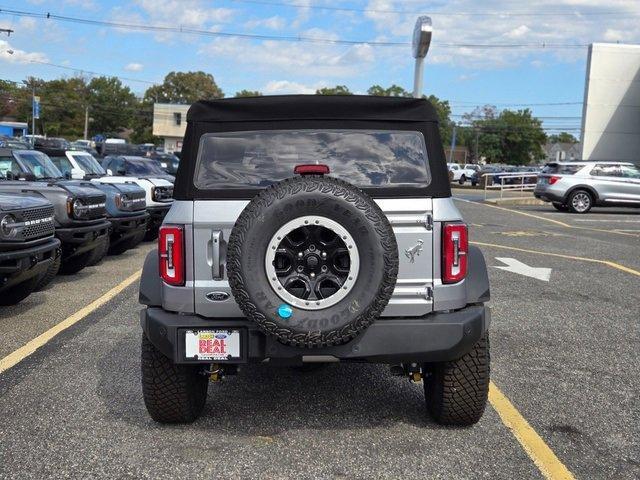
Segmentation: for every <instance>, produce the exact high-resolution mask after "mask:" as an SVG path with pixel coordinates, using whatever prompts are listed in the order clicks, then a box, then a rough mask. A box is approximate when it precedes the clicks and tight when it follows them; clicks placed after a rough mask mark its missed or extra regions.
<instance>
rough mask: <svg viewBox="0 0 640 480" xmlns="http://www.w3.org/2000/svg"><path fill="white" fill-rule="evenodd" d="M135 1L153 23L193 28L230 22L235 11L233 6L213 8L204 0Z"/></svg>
mask: <svg viewBox="0 0 640 480" xmlns="http://www.w3.org/2000/svg"><path fill="white" fill-rule="evenodd" d="M135 3H136V4H137V5H138V6H140V8H141V9H142V10H143V11H144V13H146V15H147V16H148V18H149V20H151V23H154V22H155V23H160V24H165V25H171V26H179V25H182V26H184V27H193V28H195V27H203V26H205V25H207V24H210V23H224V22H228V21H229V20H231V18H232V17H233V14H234V12H235V10H233V9H231V8H221V7H219V8H212V7H211V5H210V4H209V3H208V2H205V1H202V0H163V1H162V2H158V1H157V0H136V1H135Z"/></svg>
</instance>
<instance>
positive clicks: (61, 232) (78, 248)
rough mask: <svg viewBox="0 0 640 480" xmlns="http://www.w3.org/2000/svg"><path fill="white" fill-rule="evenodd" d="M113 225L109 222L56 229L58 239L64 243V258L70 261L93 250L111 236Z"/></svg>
mask: <svg viewBox="0 0 640 480" xmlns="http://www.w3.org/2000/svg"><path fill="white" fill-rule="evenodd" d="M110 228H111V223H110V222H109V221H107V220H104V221H101V222H98V223H94V224H92V225H87V226H82V227H71V228H56V238H58V239H59V240H60V241H61V242H62V258H63V259H69V258H71V257H75V256H76V255H80V254H82V253H85V252H88V251H89V250H93V249H94V248H95V247H97V246H98V245H99V244H100V243H102V242H103V241H104V237H106V236H107V235H108V234H109V229H110Z"/></svg>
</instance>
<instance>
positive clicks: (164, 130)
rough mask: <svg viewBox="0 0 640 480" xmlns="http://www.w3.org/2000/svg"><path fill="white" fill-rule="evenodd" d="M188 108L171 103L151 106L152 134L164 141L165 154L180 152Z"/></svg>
mask: <svg viewBox="0 0 640 480" xmlns="http://www.w3.org/2000/svg"><path fill="white" fill-rule="evenodd" d="M189 107H190V105H178V104H173V103H154V104H153V134H154V135H155V136H156V137H160V138H162V139H163V140H164V149H165V151H166V152H180V151H182V139H183V138H184V132H185V130H186V128H187V111H188V110H189Z"/></svg>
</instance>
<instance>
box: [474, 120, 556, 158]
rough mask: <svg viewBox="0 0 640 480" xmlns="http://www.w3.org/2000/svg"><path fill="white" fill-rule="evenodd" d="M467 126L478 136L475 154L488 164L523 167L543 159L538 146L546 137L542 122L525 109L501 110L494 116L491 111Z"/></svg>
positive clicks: (540, 147) (541, 151) (542, 153)
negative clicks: (498, 163)
mask: <svg viewBox="0 0 640 480" xmlns="http://www.w3.org/2000/svg"><path fill="white" fill-rule="evenodd" d="M471 126H472V129H473V130H475V131H477V132H478V135H479V138H478V149H479V154H480V155H481V156H483V157H486V159H487V160H488V161H490V162H500V163H506V164H510V165H526V164H528V163H530V162H531V161H532V160H540V159H542V158H544V151H543V149H542V145H543V144H544V143H545V141H546V139H547V136H546V134H545V133H544V130H543V129H542V122H541V121H540V120H539V119H538V118H535V117H534V116H533V115H532V113H531V110H529V109H524V110H517V111H512V110H503V111H501V112H500V114H499V115H497V116H494V110H491V111H486V112H485V115H484V118H479V119H475V120H473V121H472V125H471Z"/></svg>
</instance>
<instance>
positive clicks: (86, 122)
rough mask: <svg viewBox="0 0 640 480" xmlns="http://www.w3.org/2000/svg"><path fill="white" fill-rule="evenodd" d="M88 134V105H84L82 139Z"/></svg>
mask: <svg viewBox="0 0 640 480" xmlns="http://www.w3.org/2000/svg"><path fill="white" fill-rule="evenodd" d="M88 136H89V105H87V106H86V107H84V139H85V140H87V137H88Z"/></svg>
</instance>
